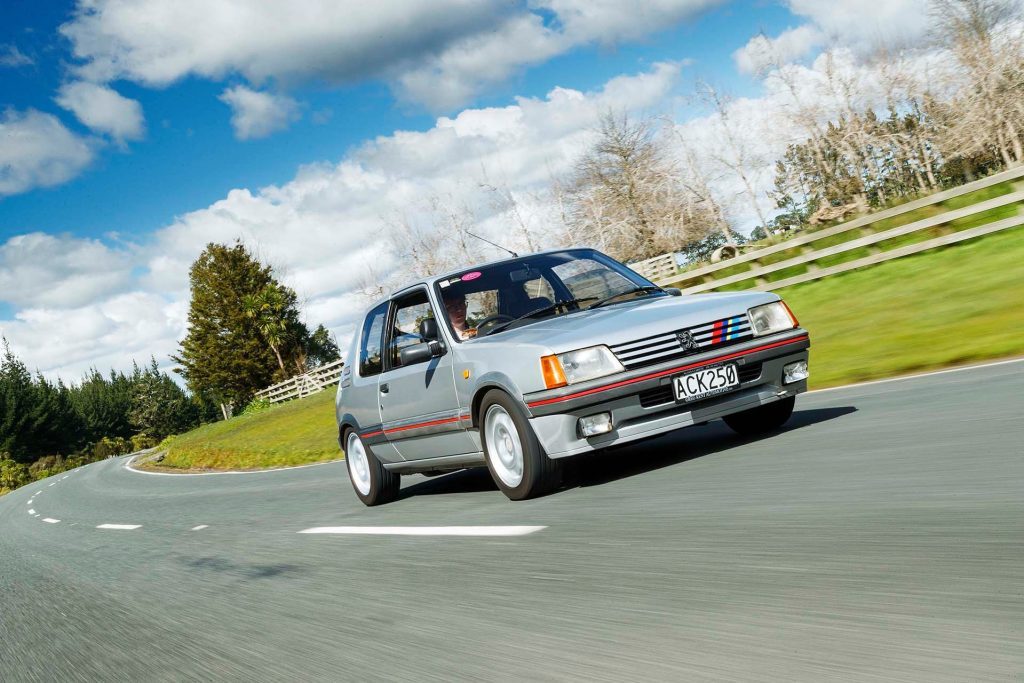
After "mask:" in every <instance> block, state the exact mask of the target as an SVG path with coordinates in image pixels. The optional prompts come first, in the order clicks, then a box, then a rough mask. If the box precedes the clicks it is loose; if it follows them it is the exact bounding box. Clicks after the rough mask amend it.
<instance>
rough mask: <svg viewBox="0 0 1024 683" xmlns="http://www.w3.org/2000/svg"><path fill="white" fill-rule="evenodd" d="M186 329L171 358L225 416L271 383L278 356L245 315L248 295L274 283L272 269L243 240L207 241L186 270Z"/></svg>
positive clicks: (190, 383)
mask: <svg viewBox="0 0 1024 683" xmlns="http://www.w3.org/2000/svg"><path fill="white" fill-rule="evenodd" d="M189 281H190V284H191V287H192V300H191V304H190V306H189V313H188V324H189V329H188V334H187V335H186V337H185V339H183V340H182V341H181V342H180V352H179V354H178V355H177V356H172V359H173V360H174V361H175V362H177V363H179V364H180V365H181V367H180V368H179V369H177V372H180V373H181V375H182V376H183V377H184V378H185V381H186V382H187V383H188V386H189V388H190V389H191V390H192V392H193V393H194V394H199V395H201V396H204V397H206V398H207V399H208V400H212V401H214V402H216V403H218V404H219V405H220V406H221V412H222V413H223V415H224V417H225V418H227V417H229V416H230V414H231V411H232V410H233V409H234V408H237V407H241V406H243V405H245V404H246V403H247V402H248V401H249V399H250V398H251V397H252V395H253V394H254V393H255V392H256V391H258V390H259V389H262V388H263V387H266V386H268V385H269V384H271V381H272V379H273V377H274V370H275V368H277V367H278V364H277V359H276V357H275V355H274V352H273V350H272V349H271V347H270V345H269V344H267V343H266V341H265V340H264V339H263V337H262V335H261V334H260V330H259V327H258V324H257V321H256V320H254V319H253V318H251V317H249V316H248V315H246V308H245V305H244V302H245V301H246V297H255V296H257V295H258V294H259V293H260V292H261V291H263V289H264V288H266V287H267V286H269V285H275V286H276V285H277V283H276V282H274V279H273V277H272V276H271V270H270V268H269V267H268V266H264V265H262V264H260V263H259V261H257V260H256V259H255V258H254V257H253V256H252V254H250V253H249V251H248V249H246V248H245V246H244V245H243V244H241V243H236V244H235V245H234V246H230V247H229V246H225V245H223V244H212V243H211V244H208V245H207V246H206V249H205V250H204V251H203V253H202V254H200V255H199V258H198V259H196V261H195V263H193V264H192V268H191V269H190V271H189Z"/></svg>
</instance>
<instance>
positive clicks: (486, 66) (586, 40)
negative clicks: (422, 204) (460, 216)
mask: <svg viewBox="0 0 1024 683" xmlns="http://www.w3.org/2000/svg"><path fill="white" fill-rule="evenodd" d="M717 2H718V0H649V1H648V2H644V3H623V2H619V1H618V0H542V1H540V0H539V1H537V2H534V3H533V4H532V6H533V7H534V8H536V9H544V10H548V11H550V12H553V13H554V14H555V16H556V17H557V21H556V22H554V23H545V21H544V19H543V17H542V16H541V15H539V14H534V13H523V14H517V15H513V16H511V17H509V18H508V19H506V20H505V21H504V22H503V23H502V24H501V25H500V26H498V27H497V28H496V29H494V30H492V31H488V32H486V33H480V34H475V35H471V36H467V37H464V38H462V39H460V40H457V41H454V42H452V43H451V44H450V45H449V46H447V48H446V49H445V50H444V51H442V52H441V53H440V54H437V55H433V56H428V57H427V58H425V59H424V60H422V63H421V64H419V65H418V66H415V67H412V68H408V69H406V70H403V71H401V72H400V73H399V74H398V75H397V77H396V88H397V90H398V92H399V94H400V95H401V96H402V97H404V98H406V99H410V100H413V101H416V102H422V103H425V104H427V105H428V106H429V107H431V108H433V109H438V110H445V109H450V108H452V107H454V106H456V105H458V104H460V103H462V102H465V101H466V100H468V99H470V97H471V96H472V95H473V94H474V93H475V92H477V91H479V90H482V89H484V88H486V87H488V86H490V85H493V84H495V83H499V82H501V81H503V80H505V79H506V78H508V77H509V75H510V74H512V73H514V72H516V71H517V70H519V69H522V68H524V67H529V66H533V65H536V64H541V63H543V62H546V61H548V60H549V59H551V58H552V57H555V56H557V55H560V54H563V53H565V52H568V51H569V50H571V49H573V48H575V47H578V46H581V45H586V44H590V43H602V44H606V45H610V44H616V43H620V42H623V41H627V40H633V39H636V38H640V37H642V36H644V35H646V34H648V33H651V32H653V31H656V30H659V29H664V28H665V27H667V26H671V25H673V24H675V23H678V22H679V21H681V20H683V19H686V18H688V17H692V16H694V15H696V14H697V13H699V12H700V11H702V10H704V9H706V8H708V7H710V6H712V5H714V4H717Z"/></svg>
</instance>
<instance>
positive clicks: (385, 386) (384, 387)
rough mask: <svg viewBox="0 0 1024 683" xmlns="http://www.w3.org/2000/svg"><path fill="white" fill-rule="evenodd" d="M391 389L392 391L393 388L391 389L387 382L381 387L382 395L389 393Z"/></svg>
mask: <svg viewBox="0 0 1024 683" xmlns="http://www.w3.org/2000/svg"><path fill="white" fill-rule="evenodd" d="M390 389H391V387H389V386H388V385H387V383H386V382H385V383H384V384H381V385H380V393H382V394H386V393H388V391H389V390H390Z"/></svg>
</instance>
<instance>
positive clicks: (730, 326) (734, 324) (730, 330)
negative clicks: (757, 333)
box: [725, 315, 747, 340]
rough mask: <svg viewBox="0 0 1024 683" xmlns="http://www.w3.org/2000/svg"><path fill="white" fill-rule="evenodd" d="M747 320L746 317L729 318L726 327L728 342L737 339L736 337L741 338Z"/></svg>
mask: <svg viewBox="0 0 1024 683" xmlns="http://www.w3.org/2000/svg"><path fill="white" fill-rule="evenodd" d="M746 320H747V316H745V315H737V316H734V317H732V318H729V319H728V320H726V321H725V325H726V330H725V338H726V340H729V339H735V338H736V337H739V336H741V334H742V333H741V332H740V328H741V327H742V326H743V323H744V322H746Z"/></svg>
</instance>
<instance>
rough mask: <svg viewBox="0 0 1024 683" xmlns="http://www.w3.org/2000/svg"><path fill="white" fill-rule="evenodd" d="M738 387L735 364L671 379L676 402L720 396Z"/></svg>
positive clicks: (705, 369) (697, 371) (738, 379)
mask: <svg viewBox="0 0 1024 683" xmlns="http://www.w3.org/2000/svg"><path fill="white" fill-rule="evenodd" d="M739 385H740V376H739V373H738V372H737V371H736V364H735V363H727V364H726V365H719V366H718V367H714V368H704V369H702V370H694V371H693V372H688V373H686V374H685V375H676V376H675V377H673V378H672V386H673V388H674V389H675V392H676V400H677V401H696V400H698V399H702V398H707V397H708V396H714V395H715V394H721V393H724V392H726V391H729V390H730V389H735V388H736V387H738V386H739Z"/></svg>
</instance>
